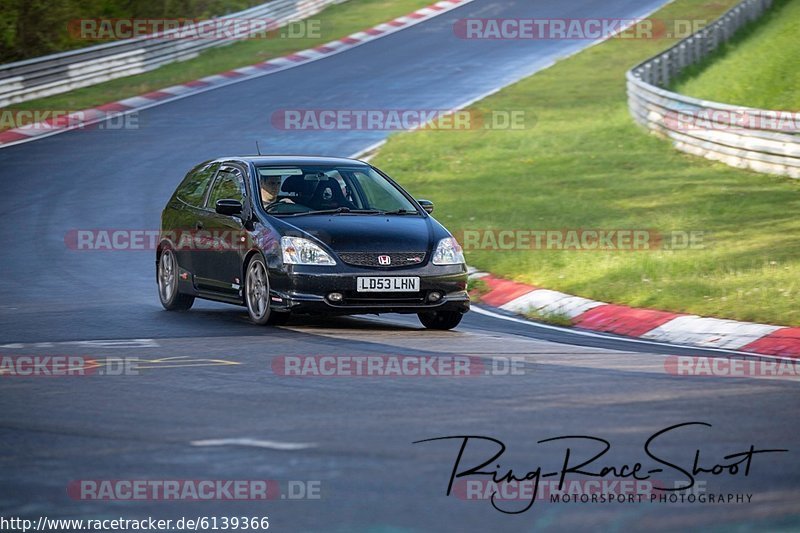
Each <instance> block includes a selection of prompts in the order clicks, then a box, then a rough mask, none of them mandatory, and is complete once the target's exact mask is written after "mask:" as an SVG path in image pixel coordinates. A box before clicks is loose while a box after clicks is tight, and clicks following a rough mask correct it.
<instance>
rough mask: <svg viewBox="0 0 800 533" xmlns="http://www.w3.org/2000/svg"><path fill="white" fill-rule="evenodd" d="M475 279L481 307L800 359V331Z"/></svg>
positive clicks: (597, 328)
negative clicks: (481, 286)
mask: <svg viewBox="0 0 800 533" xmlns="http://www.w3.org/2000/svg"><path fill="white" fill-rule="evenodd" d="M470 272H471V273H470V279H480V280H482V281H483V282H484V283H486V284H487V285H488V287H489V291H488V292H486V293H484V294H482V295H481V297H480V303H482V304H486V305H489V306H492V307H498V308H500V309H503V310H505V311H510V312H513V313H517V314H525V313H526V312H528V311H531V310H537V311H539V312H542V313H546V314H550V313H553V314H562V315H566V316H567V317H569V318H570V319H571V321H572V324H573V325H574V326H576V327H578V328H580V329H584V330H590V331H597V332H603V333H613V334H616V335H624V336H627V337H636V338H640V339H647V340H651V341H654V342H657V343H665V344H676V345H684V346H697V347H701V348H707V349H717V350H728V351H738V352H749V353H752V354H762V355H771V356H782V357H792V358H800V328H798V327H792V328H790V327H784V326H772V325H768V324H756V323H753V322H740V321H737V320H723V319H719V318H709V317H701V316H697V315H686V314H680V313H671V312H668V311H658V310H655V309H638V308H635V307H628V306H625V305H614V304H608V303H605V302H598V301H595V300H589V299H588V298H581V297H579V296H572V295H569V294H566V293H563V292H558V291H553V290H550V289H541V288H538V287H534V286H532V285H525V284H523V283H516V282H513V281H508V280H504V279H501V278H497V277H495V276H493V275H491V274H487V273H485V272H478V271H474V270H470Z"/></svg>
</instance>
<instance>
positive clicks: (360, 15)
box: [7, 0, 433, 110]
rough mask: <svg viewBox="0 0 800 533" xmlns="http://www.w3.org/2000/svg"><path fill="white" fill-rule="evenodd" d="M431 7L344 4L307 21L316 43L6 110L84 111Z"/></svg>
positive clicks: (185, 65)
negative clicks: (315, 24) (314, 26)
mask: <svg viewBox="0 0 800 533" xmlns="http://www.w3.org/2000/svg"><path fill="white" fill-rule="evenodd" d="M432 2H433V0H349V1H347V2H345V3H343V4H338V5H334V6H331V7H328V8H326V9H325V10H324V11H322V12H320V13H318V14H316V15H314V16H313V17H312V19H317V20H320V27H319V35H320V36H319V37H316V38H309V37H304V38H273V39H254V40H249V41H241V42H236V43H233V44H231V45H229V46H223V47H221V48H212V49H210V50H207V51H205V52H203V53H202V54H200V55H199V56H198V57H197V58H195V59H191V60H188V61H183V62H178V63H172V64H169V65H165V66H163V67H161V68H158V69H156V70H153V71H151V72H147V73H144V74H139V75H136V76H129V77H127V78H119V79H116V80H112V81H109V82H106V83H101V84H98V85H93V86H91V87H86V88H83V89H78V90H75V91H71V92H68V93H63V94H59V95H54V96H51V97H47V98H40V99H37V100H31V101H29V102H22V103H20V104H15V105H12V106H9V107H8V108H7V109H63V110H79V109H87V108H90V107H94V106H97V105H101V104H105V103H108V102H112V101H115V100H121V99H123V98H128V97H131V96H137V95H140V94H143V93H146V92H150V91H154V90H158V89H162V88H164V87H168V86H170V85H175V84H179V83H184V82H187V81H191V80H196V79H198V78H202V77H204V76H209V75H212V74H218V73H220V72H224V71H226V70H230V69H234V68H239V67H243V66H246V65H252V64H254V63H259V62H262V61H266V60H268V59H271V58H274V57H280V56H283V55H286V54H290V53H292V52H298V51H300V50H304V49H306V48H312V47H314V46H318V45H321V44H325V43H327V42H329V41H332V40H334V39H339V38H341V37H345V36H347V35H350V34H351V33H355V32H357V31H361V30H365V29H367V28H370V27H372V26H374V25H376V24H380V23H381V22H386V21H388V20H391V19H393V18H396V17H399V16H402V15H406V14H408V13H410V12H412V11H415V10H417V9H420V8H422V7H425V6H427V5H430V4H431V3H432Z"/></svg>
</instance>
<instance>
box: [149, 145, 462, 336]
mask: <svg viewBox="0 0 800 533" xmlns="http://www.w3.org/2000/svg"><path fill="white" fill-rule="evenodd" d="M431 211H433V204H432V203H431V202H428V201H426V200H415V199H414V198H413V197H412V196H411V195H409V194H408V193H407V192H406V191H404V190H403V189H402V188H401V187H400V186H399V185H398V184H397V183H395V182H394V181H393V180H392V179H391V178H389V176H387V175H386V174H384V173H383V172H381V171H380V170H378V169H377V168H375V167H373V166H371V165H369V164H368V163H365V162H363V161H358V160H354V159H344V158H332V157H306V156H253V157H227V158H222V159H217V160H214V161H207V162H205V163H202V164H200V165H198V166H196V167H195V168H193V169H192V170H191V171H190V172H189V173H188V174H187V175H186V177H185V178H184V180H183V181H182V182H181V184H180V185H179V186H178V188H177V190H176V191H175V193H174V194H173V195H172V198H170V200H169V202H168V203H167V206H166V207H165V208H164V211H163V213H162V216H161V234H160V239H159V244H158V246H157V250H156V279H157V282H158V294H159V298H160V300H161V304H162V305H163V306H164V308H166V309H168V310H185V309H189V308H190V307H191V306H192V304H193V303H194V299H195V298H205V299H209V300H216V301H220V302H227V303H231V304H237V305H244V306H246V307H247V311H248V314H249V315H250V318H251V320H252V321H253V322H255V323H256V324H266V323H280V322H282V321H284V320H285V319H287V318H288V317H289V316H290V315H291V314H339V315H347V314H365V313H416V314H417V315H418V316H419V319H420V321H421V322H422V324H423V325H424V326H425V327H427V328H434V329H451V328H454V327H455V326H457V325H458V323H459V322H460V321H461V318H462V315H463V314H464V313H466V312H467V311H468V310H469V296H468V295H467V268H466V265H465V263H464V255H463V252H462V250H461V247H460V246H459V244H458V242H457V241H456V239H455V238H453V236H452V235H451V234H450V233H449V232H448V231H447V230H446V229H445V228H444V227H443V226H442V225H441V224H439V223H438V222H437V221H436V220H435V219H434V218H433V217H431V216H430V213H431Z"/></svg>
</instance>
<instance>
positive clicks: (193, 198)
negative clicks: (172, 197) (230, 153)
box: [176, 163, 219, 207]
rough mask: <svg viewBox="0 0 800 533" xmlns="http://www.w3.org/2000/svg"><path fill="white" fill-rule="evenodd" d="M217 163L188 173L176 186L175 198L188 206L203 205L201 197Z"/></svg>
mask: <svg viewBox="0 0 800 533" xmlns="http://www.w3.org/2000/svg"><path fill="white" fill-rule="evenodd" d="M217 168H219V163H209V164H203V165H200V166H198V167H196V168H195V169H194V170H192V171H191V172H189V173H188V174H187V175H186V178H184V180H183V182H182V183H181V184H180V185H179V186H178V191H177V193H176V195H177V197H178V198H179V199H180V200H182V201H184V202H186V203H187V204H189V205H194V206H198V207H199V206H201V205H203V197H204V196H205V193H206V188H207V187H208V183H209V182H210V181H211V178H213V177H214V173H216V171H217Z"/></svg>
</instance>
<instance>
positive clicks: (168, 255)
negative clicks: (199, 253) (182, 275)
mask: <svg viewBox="0 0 800 533" xmlns="http://www.w3.org/2000/svg"><path fill="white" fill-rule="evenodd" d="M156 280H157V281H158V299H159V300H160V301H161V305H162V306H163V307H164V309H166V310H167V311H186V310H187V309H189V308H191V307H192V304H194V296H192V295H190V294H183V293H181V292H179V291H178V260H177V259H176V258H175V253H174V252H173V251H172V250H170V249H169V248H167V249H166V250H164V251H163V252H161V255H160V256H159V258H158V267H157V268H156Z"/></svg>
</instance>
